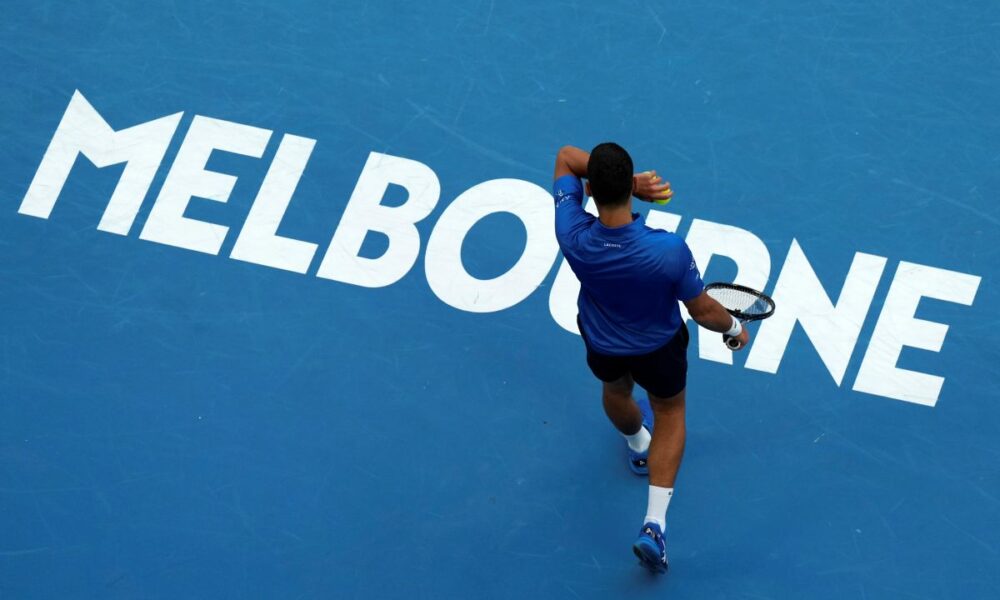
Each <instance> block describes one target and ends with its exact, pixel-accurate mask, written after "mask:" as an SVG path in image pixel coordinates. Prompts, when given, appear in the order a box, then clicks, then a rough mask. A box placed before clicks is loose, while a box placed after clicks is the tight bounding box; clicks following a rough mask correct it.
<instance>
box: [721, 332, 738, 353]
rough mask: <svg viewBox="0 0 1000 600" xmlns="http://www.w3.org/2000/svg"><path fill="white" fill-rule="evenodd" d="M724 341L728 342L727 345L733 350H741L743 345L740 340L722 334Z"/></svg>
mask: <svg viewBox="0 0 1000 600" xmlns="http://www.w3.org/2000/svg"><path fill="white" fill-rule="evenodd" d="M722 341H724V342H725V343H726V347H727V348H729V349H730V350H732V351H733V352H735V351H737V350H739V349H740V347H741V346H740V341H739V340H738V339H736V338H734V337H732V336H729V335H724V336H722Z"/></svg>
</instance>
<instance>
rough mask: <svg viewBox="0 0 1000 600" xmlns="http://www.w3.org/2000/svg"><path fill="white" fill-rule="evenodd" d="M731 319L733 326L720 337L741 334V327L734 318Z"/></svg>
mask: <svg viewBox="0 0 1000 600" xmlns="http://www.w3.org/2000/svg"><path fill="white" fill-rule="evenodd" d="M732 319H733V326H732V327H730V328H729V331H727V332H726V333H724V334H722V335H727V336H729V337H736V336H738V335H739V334H741V333H743V325H742V324H741V323H740V322H739V321H738V320H737V319H736V317H732Z"/></svg>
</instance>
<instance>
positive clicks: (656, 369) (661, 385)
mask: <svg viewBox="0 0 1000 600" xmlns="http://www.w3.org/2000/svg"><path fill="white" fill-rule="evenodd" d="M688 339H689V338H688V331H687V328H686V327H685V326H683V325H682V326H681V328H680V329H679V330H678V331H677V333H676V334H675V335H674V338H673V339H672V340H670V342H668V343H667V344H666V345H664V346H663V347H662V348H660V349H659V350H657V351H656V352H652V353H650V354H648V355H644V356H643V357H639V358H637V360H636V361H635V363H634V364H633V369H632V372H633V374H634V376H635V380H636V382H638V383H639V385H641V386H643V387H644V388H646V391H647V392H649V401H650V406H651V408H652V409H653V423H654V428H653V440H652V442H651V443H650V447H649V458H648V461H647V466H648V468H649V495H648V501H647V505H646V517H645V518H644V519H643V526H642V529H641V530H640V534H639V539H638V540H636V542H635V544H634V545H633V547H632V549H633V551H634V552H635V554H636V556H638V557H639V558H640V560H641V561H642V562H643V564H644V565H645V566H646V567H648V568H650V569H652V570H654V571H660V572H662V571H666V570H667V554H666V544H665V543H664V540H663V532H664V529H665V528H666V521H667V508H668V507H669V506H670V499H671V498H672V497H673V495H674V482H675V481H676V479H677V472H678V471H679V470H680V466H681V459H682V458H683V457H684V444H685V441H686V437H687V428H686V424H685V387H686V385H687V345H688Z"/></svg>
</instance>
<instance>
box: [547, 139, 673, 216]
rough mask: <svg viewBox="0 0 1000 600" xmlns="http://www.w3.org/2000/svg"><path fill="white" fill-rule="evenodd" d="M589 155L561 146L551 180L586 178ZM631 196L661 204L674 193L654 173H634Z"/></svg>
mask: <svg viewBox="0 0 1000 600" xmlns="http://www.w3.org/2000/svg"><path fill="white" fill-rule="evenodd" d="M589 160H590V153H589V152H587V151H586V150H581V149H579V148H577V147H575V146H568V145H567V146H563V147H562V148H560V149H559V152H558V154H556V168H555V174H554V175H553V179H559V178H560V177H562V176H564V175H574V176H576V177H579V178H580V179H584V178H586V177H587V163H588V162H589ZM632 195H633V196H635V197H636V198H638V199H640V200H644V201H646V202H657V201H660V202H663V203H664V204H665V203H666V202H665V201H667V200H670V198H671V197H673V195H674V192H673V190H671V189H670V182H669V181H663V178H662V177H660V176H659V175H657V174H656V171H644V172H642V173H636V174H635V175H634V176H633V177H632Z"/></svg>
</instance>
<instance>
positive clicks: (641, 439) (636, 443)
mask: <svg viewBox="0 0 1000 600" xmlns="http://www.w3.org/2000/svg"><path fill="white" fill-rule="evenodd" d="M622 435H625V434H624V433H623V434H622ZM651 439H653V438H652V437H650V435H649V430H648V429H646V426H645V425H642V426H640V427H639V431H637V432H635V433H633V434H632V435H625V440H626V441H627V442H628V447H629V448H631V449H632V452H645V451H646V450H649V441H650V440H651Z"/></svg>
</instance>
